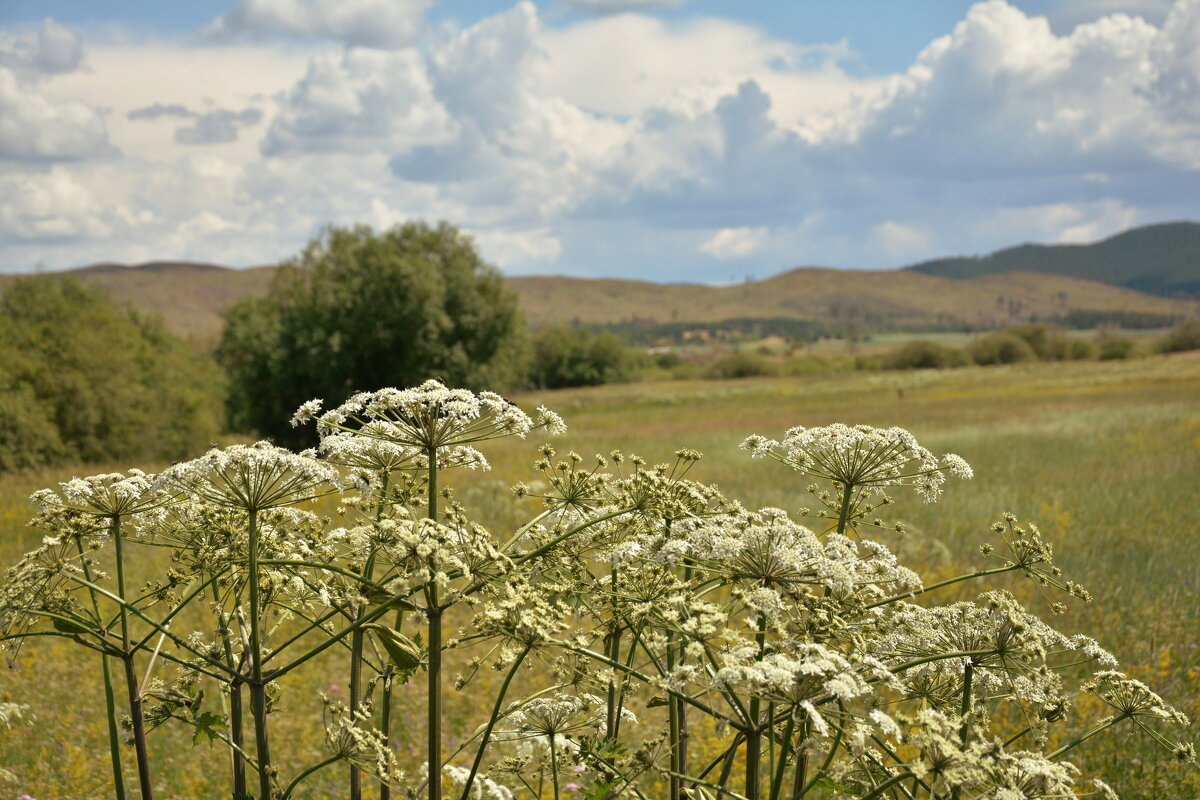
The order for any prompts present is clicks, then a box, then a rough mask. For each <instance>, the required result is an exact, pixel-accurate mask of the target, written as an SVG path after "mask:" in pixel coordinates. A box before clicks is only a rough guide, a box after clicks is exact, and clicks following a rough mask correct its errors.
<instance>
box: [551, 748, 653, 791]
mask: <svg viewBox="0 0 1200 800" xmlns="http://www.w3.org/2000/svg"><path fill="white" fill-rule="evenodd" d="M555 738H556V737H555V734H553V733H551V734H550V779H551V782H552V783H553V784H554V800H558V750H557V749H556V748H555V746H554V739H555ZM671 779H672V780H674V779H675V776H674V775H672V776H671Z"/></svg>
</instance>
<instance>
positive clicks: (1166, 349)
mask: <svg viewBox="0 0 1200 800" xmlns="http://www.w3.org/2000/svg"><path fill="white" fill-rule="evenodd" d="M1158 349H1159V351H1160V352H1163V353H1182V352H1184V351H1187V350H1200V317H1193V318H1192V319H1189V320H1187V321H1185V322H1181V323H1179V324H1178V325H1176V326H1175V327H1174V328H1172V329H1171V332H1170V333H1168V334H1167V335H1166V336H1164V337H1163V339H1162V341H1161V342H1160V343H1159V346H1158Z"/></svg>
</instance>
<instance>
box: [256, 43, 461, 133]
mask: <svg viewBox="0 0 1200 800" xmlns="http://www.w3.org/2000/svg"><path fill="white" fill-rule="evenodd" d="M452 130H453V122H452V120H451V117H450V115H449V114H448V113H447V111H446V109H445V108H444V106H443V105H442V103H441V102H440V101H439V100H438V98H437V97H436V96H435V93H434V89H433V86H432V83H431V81H430V77H429V75H428V72H427V70H426V66H425V62H424V59H423V58H422V56H421V54H420V53H418V52H417V51H416V50H412V49H404V50H399V51H396V52H385V51H380V50H364V49H347V50H342V51H339V52H336V53H324V54H322V55H320V56H318V57H316V58H314V59H313V60H312V61H311V62H310V63H309V67H308V72H307V74H306V75H305V76H304V78H303V79H301V80H300V81H299V82H298V83H297V84H296V85H295V86H294V87H293V88H292V89H291V90H290V91H289V92H288V93H287V95H286V97H285V98H284V100H283V102H282V105H281V107H280V110H279V113H278V114H277V115H276V117H275V119H274V120H273V121H272V123H271V127H270V129H269V130H268V132H267V136H266V139H265V140H264V141H263V145H262V150H263V153H265V154H266V155H269V156H279V155H284V154H289V153H319V152H340V151H344V150H362V149H364V148H365V149H370V150H380V149H387V148H391V149H392V150H398V149H403V148H406V147H407V148H411V147H416V146H419V145H423V144H430V143H435V142H439V141H444V140H446V139H447V138H448V137H449V136H450V134H451V131H452Z"/></svg>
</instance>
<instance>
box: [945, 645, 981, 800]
mask: <svg viewBox="0 0 1200 800" xmlns="http://www.w3.org/2000/svg"><path fill="white" fill-rule="evenodd" d="M974 678H975V662H974V661H972V660H971V659H967V665H966V666H965V667H964V668H963V690H962V704H961V706H960V708H959V711H960V713H961V714H962V718H963V721H962V727H961V728H959V729H958V736H959V739H960V740H962V746H963V748H964V749H965V748H966V746H967V741H968V737H969V736H970V733H971V720H970V717H969V716H968V715H969V714H970V713H971V683H972V682H973V680H974ZM961 794H962V790H961V789H960V788H959V787H958V786H955V787H954V788H953V789H951V790H950V797H951V800H959V797H960V796H961Z"/></svg>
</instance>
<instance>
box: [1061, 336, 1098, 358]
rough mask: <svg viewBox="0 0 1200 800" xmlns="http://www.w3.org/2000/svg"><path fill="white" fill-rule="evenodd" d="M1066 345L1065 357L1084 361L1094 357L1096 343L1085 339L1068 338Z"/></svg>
mask: <svg viewBox="0 0 1200 800" xmlns="http://www.w3.org/2000/svg"><path fill="white" fill-rule="evenodd" d="M1069 342H1070V344H1069V345H1068V347H1067V358H1069V359H1071V360H1072V361H1086V360H1087V359H1089V358H1095V357H1096V345H1094V344H1092V343H1091V342H1089V341H1088V340H1087V339H1070V340H1069Z"/></svg>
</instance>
